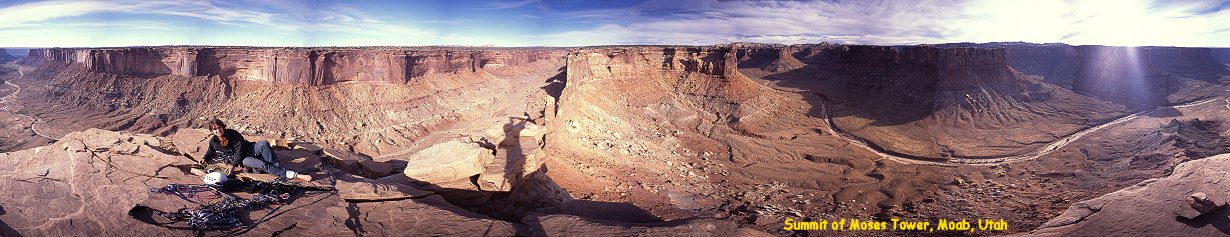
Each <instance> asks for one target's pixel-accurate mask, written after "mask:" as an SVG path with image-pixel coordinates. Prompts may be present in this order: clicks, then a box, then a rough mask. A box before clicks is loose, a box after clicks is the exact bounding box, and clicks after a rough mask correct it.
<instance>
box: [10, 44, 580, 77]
mask: <svg viewBox="0 0 1230 237" xmlns="http://www.w3.org/2000/svg"><path fill="white" fill-rule="evenodd" d="M552 54H557V53H556V52H552V50H551V49H546V48H520V49H518V48H509V49H500V50H459V49H450V48H416V49H401V48H335V49H328V48H322V49H306V48H199V47H158V48H51V49H32V50H31V51H30V54H29V56H28V59H26V60H27V61H26V62H27V63H34V62H38V61H54V62H61V63H81V64H84V65H85V67H86V69H87V70H88V71H90V72H96V73H112V74H120V75H137V76H147V77H153V76H161V75H179V76H212V75H217V76H221V77H222V78H227V79H241V80H254V81H268V82H272V83H278V84H300V85H331V84H336V83H341V82H347V81H372V82H392V83H407V82H410V81H413V80H419V79H420V78H424V77H428V76H432V75H439V74H449V73H459V72H468V73H473V72H476V71H478V70H481V69H496V68H502V67H518V66H523V65H528V64H531V63H534V62H536V61H540V60H551V59H552V58H553V57H556V58H557V57H558V56H552Z"/></svg>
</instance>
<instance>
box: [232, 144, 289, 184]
mask: <svg viewBox="0 0 1230 237" xmlns="http://www.w3.org/2000/svg"><path fill="white" fill-rule="evenodd" d="M252 146H253V147H252V150H253V151H256V155H258V156H260V158H257V157H244V158H243V166H244V167H248V168H254V169H260V170H264V171H265V173H268V174H272V175H275V176H278V177H286V169H284V168H282V166H281V165H278V157H277V155H275V154H274V153H273V148H271V147H269V142H267V141H258V142H256V143H255V144H252Z"/></svg>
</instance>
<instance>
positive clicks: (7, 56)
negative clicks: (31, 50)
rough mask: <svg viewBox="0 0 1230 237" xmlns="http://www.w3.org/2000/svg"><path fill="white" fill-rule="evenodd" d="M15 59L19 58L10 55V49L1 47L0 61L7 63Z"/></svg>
mask: <svg viewBox="0 0 1230 237" xmlns="http://www.w3.org/2000/svg"><path fill="white" fill-rule="evenodd" d="M13 60H17V57H14V56H13V55H10V54H9V52H8V50H6V49H4V48H0V63H7V62H9V61H13Z"/></svg>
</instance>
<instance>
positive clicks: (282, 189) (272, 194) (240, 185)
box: [149, 181, 334, 231]
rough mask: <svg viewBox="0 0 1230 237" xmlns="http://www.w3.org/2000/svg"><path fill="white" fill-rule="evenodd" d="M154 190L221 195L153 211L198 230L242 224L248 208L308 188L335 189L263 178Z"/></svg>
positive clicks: (260, 206) (287, 200)
mask: <svg viewBox="0 0 1230 237" xmlns="http://www.w3.org/2000/svg"><path fill="white" fill-rule="evenodd" d="M149 191H150V192H152V193H160V194H168V195H175V196H178V197H180V198H183V199H185V200H189V201H191V199H192V198H197V197H204V196H203V195H200V194H201V193H206V192H209V193H211V195H213V196H211V197H217V196H222V195H225V196H222V197H223V199H222V200H221V201H218V202H214V203H210V204H205V205H202V206H201V207H199V208H195V209H180V210H179V211H177V212H162V211H157V210H154V213H155V214H157V215H158V216H160V217H162V218H165V219H167V220H171V221H173V222H181V221H182V222H186V223H188V225H190V226H191V227H192V229H193V230H196V231H206V230H225V229H234V228H238V227H243V226H244V224H243V222H242V221H241V219H240V217H241V216H242V215H243V214H245V213H247V212H248V211H254V210H260V209H265V208H268V207H274V206H280V205H283V204H287V203H290V202H291V201H293V199H294V197H296V196H299V195H301V194H303V193H304V192H308V191H334V189H332V188H320V187H305V186H298V185H294V184H289V183H281V182H262V181H247V182H245V181H232V182H226V183H223V184H222V185H188V184H170V185H167V186H166V187H162V188H155V189H150V190H149ZM222 191H244V192H249V193H253V195H252V198H251V199H243V198H239V197H236V196H232V195H229V194H224V192H222Z"/></svg>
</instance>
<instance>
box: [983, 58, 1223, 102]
mask: <svg viewBox="0 0 1230 237" xmlns="http://www.w3.org/2000/svg"><path fill="white" fill-rule="evenodd" d="M1005 49H1006V50H1007V53H1008V58H1009V59H1008V62H1009V63H1008V64H1009V65H1011V66H1012V67H1013V68H1016V69H1017V70H1019V71H1020V72H1022V73H1025V74H1028V75H1034V76H1039V77H1042V78H1043V81H1046V82H1048V83H1051V84H1055V85H1059V86H1062V87H1065V88H1070V89H1073V90H1076V91H1080V92H1084V93H1088V94H1090V95H1094V96H1098V97H1101V98H1104V99H1111V100H1120V101H1124V102H1127V103H1133V104H1143V105H1162V104H1168V103H1175V102H1182V100H1186V98H1174V96H1172V95H1173V94H1176V92H1173V91H1167V88H1169V87H1172V86H1171V84H1174V83H1188V82H1183V81H1184V80H1197V81H1203V82H1204V83H1214V84H1216V83H1218V80H1219V79H1220V78H1221V77H1224V76H1228V75H1230V70H1227V68H1226V66H1225V61H1224V60H1219V59H1218V57H1219V55H1220V53H1219V52H1221V51H1219V50H1222V49H1210V48H1181V47H1115V46H1096V45H1085V46H1071V45H1058V44H1048V45H1013V46H1008V47H1005ZM1178 93H1182V92H1178ZM1168 96H1169V97H1171V98H1168Z"/></svg>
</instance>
